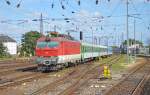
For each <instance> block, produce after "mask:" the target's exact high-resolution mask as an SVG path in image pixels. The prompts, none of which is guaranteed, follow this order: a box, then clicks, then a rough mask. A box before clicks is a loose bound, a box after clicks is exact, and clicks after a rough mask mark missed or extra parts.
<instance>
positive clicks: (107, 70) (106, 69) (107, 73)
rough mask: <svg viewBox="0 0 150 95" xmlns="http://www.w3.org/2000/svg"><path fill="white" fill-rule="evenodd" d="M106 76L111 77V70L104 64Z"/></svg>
mask: <svg viewBox="0 0 150 95" xmlns="http://www.w3.org/2000/svg"><path fill="white" fill-rule="evenodd" d="M104 77H105V78H111V72H110V69H109V68H108V66H104Z"/></svg>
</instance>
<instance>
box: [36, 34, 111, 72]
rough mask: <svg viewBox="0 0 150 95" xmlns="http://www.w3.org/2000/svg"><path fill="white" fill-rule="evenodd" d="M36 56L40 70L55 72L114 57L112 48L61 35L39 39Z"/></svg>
mask: <svg viewBox="0 0 150 95" xmlns="http://www.w3.org/2000/svg"><path fill="white" fill-rule="evenodd" d="M35 55H36V64H37V65H38V70H40V71H51V70H52V71H53V70H60V69H62V68H64V67H68V66H71V65H76V64H81V63H85V62H87V61H89V60H94V59H96V58H99V57H104V56H109V55H112V48H111V47H107V46H102V45H94V44H89V43H85V42H82V41H77V40H75V39H74V38H73V37H71V36H68V35H63V34H59V35H57V36H51V37H49V36H48V37H47V36H46V37H44V36H43V37H41V38H39V39H38V40H37V44H36V48H35Z"/></svg>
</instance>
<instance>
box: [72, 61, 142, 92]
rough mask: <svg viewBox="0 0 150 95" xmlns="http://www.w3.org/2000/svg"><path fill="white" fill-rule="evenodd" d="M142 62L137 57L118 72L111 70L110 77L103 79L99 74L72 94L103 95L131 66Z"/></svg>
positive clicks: (130, 69)
mask: <svg viewBox="0 0 150 95" xmlns="http://www.w3.org/2000/svg"><path fill="white" fill-rule="evenodd" d="M143 62H144V61H143V60H142V59H138V61H137V63H135V64H129V65H128V66H127V68H125V69H123V70H121V71H119V72H116V71H112V72H111V73H112V79H103V78H102V75H100V76H99V77H98V78H97V79H91V80H89V81H88V83H87V84H85V85H83V86H82V87H80V88H79V89H78V90H77V91H76V92H74V95H103V93H105V92H106V91H107V90H108V89H110V88H111V87H112V86H114V85H115V84H117V83H118V82H119V81H120V80H121V79H123V78H124V77H125V76H126V74H128V72H130V71H132V68H134V67H136V66H137V65H139V64H141V63H143Z"/></svg>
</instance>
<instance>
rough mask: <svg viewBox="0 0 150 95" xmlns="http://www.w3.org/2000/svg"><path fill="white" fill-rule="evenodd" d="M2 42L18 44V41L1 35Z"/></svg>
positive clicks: (0, 40)
mask: <svg viewBox="0 0 150 95" xmlns="http://www.w3.org/2000/svg"><path fill="white" fill-rule="evenodd" d="M0 42H16V41H15V40H14V39H12V38H11V37H9V36H6V35H3V34H0Z"/></svg>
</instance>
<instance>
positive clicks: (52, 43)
mask: <svg viewBox="0 0 150 95" xmlns="http://www.w3.org/2000/svg"><path fill="white" fill-rule="evenodd" d="M58 45H59V43H58V42H48V43H47V46H48V47H50V48H53V47H57V46H58Z"/></svg>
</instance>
